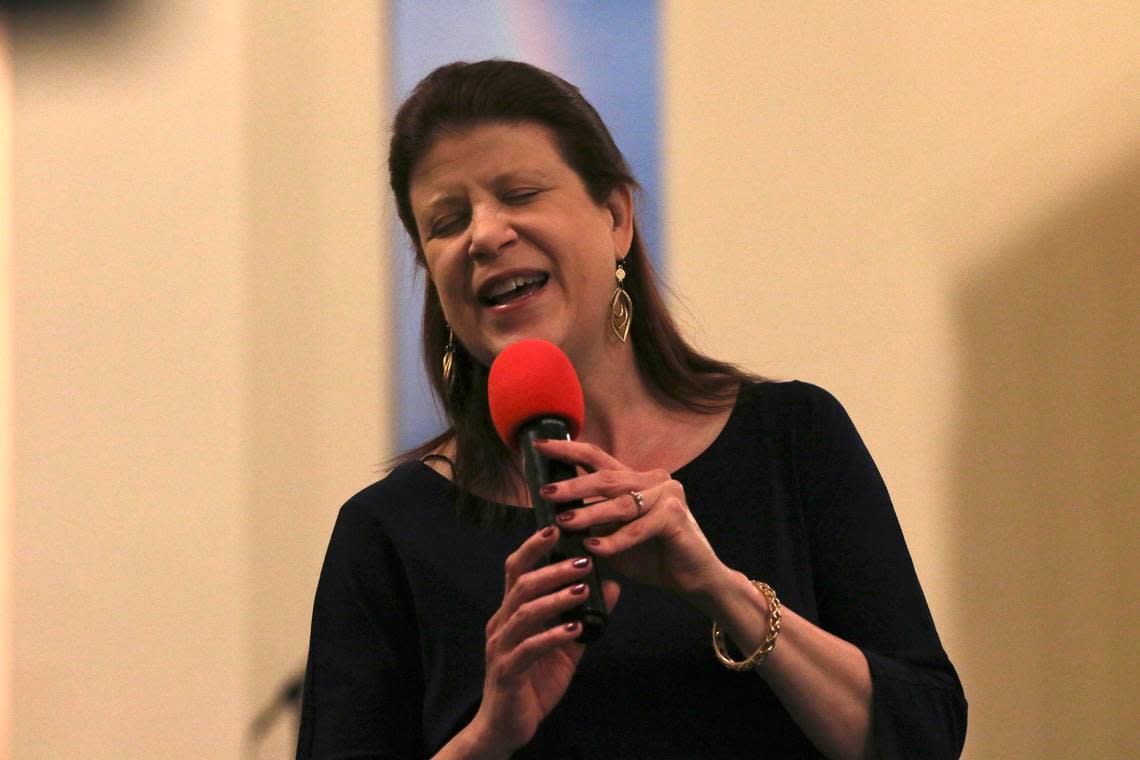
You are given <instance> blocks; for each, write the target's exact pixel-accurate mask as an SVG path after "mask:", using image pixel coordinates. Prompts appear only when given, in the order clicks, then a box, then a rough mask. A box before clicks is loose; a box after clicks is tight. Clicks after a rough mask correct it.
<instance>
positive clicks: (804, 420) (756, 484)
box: [298, 60, 966, 759]
mask: <svg viewBox="0 0 1140 760" xmlns="http://www.w3.org/2000/svg"><path fill="white" fill-rule="evenodd" d="M389 171H390V176H391V185H392V191H393V193H394V194H395V197H396V204H397V208H398V210H399V216H400V219H401V221H402V222H403V224H404V227H405V229H406V230H407V232H408V235H409V236H410V238H411V241H412V244H413V247H414V249H415V254H416V260H417V262H418V263H419V264H420V265H421V266H422V267H424V269H425V271H426V277H425V290H426V299H425V305H424V313H423V349H424V353H425V357H426V360H427V367H428V371H429V375H430V377H431V381H432V385H433V387H434V389H435V392H436V394H437V396H438V398H439V402H440V405H441V407H442V409H443V410H444V412H445V413H446V416H447V421H448V424H449V427H448V429H447V430H446V431H445V432H444V433H443V434H441V435H440V436H438V437H437V438H435V439H433V440H431V441H428V442H426V443H424V444H423V445H422V446H420V447H419V448H417V449H415V450H413V451H411V452H407V453H406V454H404V455H403V456H402V457H400V459H399V460H398V462H399V464H398V466H396V467H395V468H394V469H393V470H392V471H391V472H390V473H389V475H388V476H387V477H386V478H385V479H383V480H382V481H380V482H379V483H376V484H374V485H373V486H371V487H369V488H367V489H365V490H364V491H362V492H361V493H359V494H357V495H356V496H354V497H353V498H352V499H350V500H349V501H348V503H347V504H345V506H344V507H343V508H342V510H341V512H340V515H339V517H338V519H337V522H336V526H335V528H334V529H333V534H332V539H331V541H330V544H329V547H328V553H327V556H326V559H325V563H324V567H323V569H322V572H321V578H320V583H319V585H318V588H317V594H316V601H315V605H314V611H313V624H312V625H313V627H312V638H311V643H310V650H309V662H308V672H307V677H306V682H305V694H304V707H303V714H302V723H301V733H300V744H299V748H298V757H300V758H421V757H436V758H506V757H508V756H513V757H519V758H657V759H661V758H760V757H772V758H801V757H832V758H864V757H867V758H869V757H878V758H896V757H907V758H911V757H956V756H957V755H958V754H959V753H960V751H961V747H962V743H963V741H964V738H965V730H966V702H965V699H964V696H963V692H962V687H961V684H960V682H959V680H958V677H957V675H956V673H955V671H954V668H953V667H952V665H951V664H950V661H949V659H948V658H947V656H946V654H945V652H944V651H943V649H942V646H941V644H940V642H939V639H938V634H937V632H936V631H935V628H934V623H933V621H932V619H931V616H930V612H929V610H928V608H927V604H926V600H925V598H924V597H923V593H922V589H921V588H920V586H919V582H918V579H917V577H916V576H915V571H914V567H913V564H912V562H911V559H910V555H909V553H908V551H907V548H906V545H905V543H904V540H903V536H902V533H901V531H900V529H899V525H898V521H897V519H896V517H895V514H894V510H893V507H892V506H891V502H890V498H889V497H888V495H887V490H886V488H885V486H884V484H883V482H882V479H881V477H880V476H879V473H878V471H877V469H876V467H875V465H874V463H873V462H872V460H871V457H870V455H869V454H868V453H867V450H866V448H865V447H864V445H863V443H862V441H861V440H860V438H859V435H858V434H857V433H856V431H855V429H854V427H853V426H852V424H851V421H850V420H849V418H848V416H847V414H846V413H845V412H844V410H843V408H842V407H841V406H840V405H839V403H838V402H837V401H836V400H835V399H834V398H833V397H832V396H831V395H829V394H828V393H827V392H826V391H823V390H821V389H820V388H817V387H815V386H812V385H808V384H805V383H801V382H786V383H784V382H780V383H777V382H768V381H764V380H761V379H760V378H757V377H754V376H752V375H749V374H747V373H745V372H743V371H741V370H740V369H738V368H736V367H734V366H732V365H730V364H726V363H724V362H720V361H716V360H714V359H711V358H709V357H706V356H703V355H701V354H700V353H698V352H696V351H695V350H694V349H693V348H692V347H691V346H689V344H688V343H687V342H686V341H685V340H684V338H683V337H682V336H681V335H680V334H679V332H678V330H677V328H676V327H675V325H674V323H673V321H672V319H671V318H670V316H669V313H668V311H667V310H666V308H665V306H664V304H663V301H662V298H661V295H660V292H659V290H658V287H657V285H656V283H655V281H654V278H653V273H652V271H651V270H650V266H649V259H648V257H647V255H646V251H645V247H644V244H643V241H642V239H641V237H640V235H639V234H638V228H637V219H636V213H635V207H634V201H633V196H634V190H635V188H636V183H635V180H634V179H633V177H632V176H631V174H630V171H629V168H628V167H627V165H626V163H625V160H624V159H623V157H622V155H621V153H620V152H619V151H618V149H617V147H616V145H615V144H614V141H613V139H612V138H611V137H610V134H609V132H608V130H607V129H606V127H605V125H604V124H603V123H602V121H601V120H600V118H599V117H598V115H597V113H596V112H595V111H594V109H593V108H592V107H591V106H590V105H589V104H588V103H587V102H586V101H585V100H584V99H583V98H582V96H581V94H580V93H579V92H578V90H577V89H576V88H575V87H573V86H572V85H570V84H568V83H566V82H565V81H563V80H562V79H560V78H558V77H557V76H554V75H553V74H550V73H548V72H545V71H542V70H541V69H537V68H535V67H533V66H529V65H526V64H522V63H516V62H511V61H500V60H495V61H483V62H479V63H472V64H464V63H456V64H450V65H448V66H444V67H442V68H440V69H437V70H436V71H434V72H433V73H432V74H430V75H429V76H428V77H427V78H426V79H424V80H423V81H422V82H421V83H420V84H419V85H418V86H417V87H416V89H415V91H414V92H413V93H412V95H411V96H410V97H409V98H408V100H407V101H406V102H405V103H404V104H403V105H402V107H401V108H400V110H399V112H398V114H397V116H396V120H395V129H394V135H393V137H392V143H391V151H390V154H389ZM741 255H749V254H748V253H747V252H742V254H741ZM723 287H724V289H725V291H726V292H731V291H732V288H733V284H732V283H729V282H726V283H723ZM630 314H632V317H631V319H629V320H628V321H627V319H626V318H627V317H628V316H629V315H630ZM525 338H542V339H544V340H547V341H550V342H552V343H554V344H555V345H557V346H558V347H559V348H561V349H562V351H563V352H565V354H566V355H567V356H568V357H569V358H570V360H571V362H572V363H573V365H574V367H575V369H576V370H577V373H578V376H579V378H580V380H581V384H582V390H583V394H584V397H585V406H586V412H585V422H584V425H583V427H582V430H581V434H580V435H579V436H578V438H577V439H576V440H575V441H556V440H551V441H547V442H545V443H540V444H539V447H540V448H541V449H542V452H543V453H544V454H546V455H547V456H549V457H550V458H553V459H559V460H563V461H565V462H569V463H572V464H574V465H577V467H578V473H579V474H578V476H577V477H574V478H572V479H570V480H566V481H562V482H560V483H558V484H556V485H554V486H552V487H548V489H547V491H546V492H544V496H545V498H546V499H548V500H550V501H553V502H558V503H562V502H573V501H575V500H579V499H581V500H584V503H585V506H582V507H580V508H576V509H572V510H570V511H568V512H565V513H562V514H561V515H560V517H559V519H558V521H557V524H556V525H555V526H551V527H548V528H546V529H543V530H538V531H536V530H535V522H534V519H533V517H532V516H531V510H530V509H529V498H528V496H527V490H526V486H525V483H524V481H523V479H522V476H521V474H520V470H519V465H518V462H517V459H516V456H515V455H514V454H512V453H511V452H510V450H509V449H508V448H507V447H506V446H505V445H504V444H503V443H502V442H501V441H500V440H499V438H498V436H497V435H496V432H495V429H494V427H493V426H492V423H491V419H490V416H489V413H488V404H487V376H488V367H489V366H490V364H491V362H492V360H493V359H494V358H495V357H496V356H497V355H498V354H499V352H501V351H502V350H503V349H505V348H506V347H508V346H510V345H511V344H513V343H515V342H516V341H518V340H521V339H525ZM563 530H565V531H581V532H586V533H589V534H590V535H592V536H593V537H592V538H590V539H589V540H588V541H587V542H586V543H587V547H588V553H583V555H582V556H581V557H571V558H569V559H566V560H564V561H559V562H555V563H553V564H547V562H546V558H547V557H548V555H549V553H550V551H551V549H552V547H553V546H554V544H555V542H556V541H557V539H558V536H559V532H560V531H563ZM594 564H597V566H598V568H599V569H600V571H601V574H602V576H603V577H604V578H606V579H607V580H606V581H605V587H604V591H605V599H606V604H607V605H608V607H609V608H610V620H609V626H608V628H607V630H606V632H605V634H604V635H603V636H602V637H601V638H600V639H599V640H598V641H596V642H594V643H592V644H590V645H589V646H584V645H583V644H580V643H578V642H577V641H576V639H577V638H578V636H579V633H580V630H579V624H575V623H568V624H567V623H557V624H551V623H550V622H549V621H551V620H557V619H558V618H559V615H560V613H563V612H565V611H567V610H569V609H571V608H573V607H575V606H577V605H578V604H579V603H580V602H581V600H582V598H583V594H584V592H585V584H584V583H583V580H584V579H585V578H586V577H587V575H588V574H589V573H590V571H591V567H592V565H594ZM714 626H715V630H716V632H717V634H718V635H717V636H715V637H714V635H713V630H714Z"/></svg>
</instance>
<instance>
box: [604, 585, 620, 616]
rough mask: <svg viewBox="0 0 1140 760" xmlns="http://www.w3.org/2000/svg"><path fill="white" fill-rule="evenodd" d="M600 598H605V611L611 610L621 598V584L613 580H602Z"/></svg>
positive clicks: (609, 611)
mask: <svg viewBox="0 0 1140 760" xmlns="http://www.w3.org/2000/svg"><path fill="white" fill-rule="evenodd" d="M602 598H604V599H605V600H606V612H607V613H611V612H613V611H614V607H616V606H617V603H618V599H620V598H621V584H620V583H618V582H617V581H615V580H604V581H602Z"/></svg>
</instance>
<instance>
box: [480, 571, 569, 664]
mask: <svg viewBox="0 0 1140 760" xmlns="http://www.w3.org/2000/svg"><path fill="white" fill-rule="evenodd" d="M588 598H589V588H588V587H587V585H586V583H585V582H584V581H583V582H580V583H575V584H573V585H572V586H570V587H568V588H564V589H561V590H559V591H555V592H553V593H551V594H546V595H545V596H540V597H538V598H537V599H531V600H530V601H528V602H524V603H523V604H521V605H519V607H518V609H516V610H515V611H514V612H513V613H511V615H510V617H509V618H508V619H507V621H506V622H505V623H504V624H503V626H502V627H501V628H500V629H499V630H498V631H497V632H496V633H495V634H494V635H493V636H492V637H491V639H489V640H488V642H487V643H488V645H489V646H490V647H491V648H492V650H493V651H498V652H507V651H510V650H511V649H514V648H515V647H517V646H518V645H519V644H520V643H522V642H523V641H524V640H526V639H527V638H530V637H531V636H534V635H535V634H537V633H539V632H541V631H544V630H546V628H547V624H548V623H549V621H551V620H557V619H558V617H559V616H560V615H561V614H562V613H564V612H568V611H570V610H572V609H574V608H575V607H577V606H579V605H580V604H582V603H583V602H585V601H586V599H588Z"/></svg>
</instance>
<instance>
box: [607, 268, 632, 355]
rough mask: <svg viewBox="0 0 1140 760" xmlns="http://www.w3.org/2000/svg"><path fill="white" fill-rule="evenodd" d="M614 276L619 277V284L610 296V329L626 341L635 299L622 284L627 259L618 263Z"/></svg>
mask: <svg viewBox="0 0 1140 760" xmlns="http://www.w3.org/2000/svg"><path fill="white" fill-rule="evenodd" d="M614 277H616V278H617V286H616V287H614V294H613V295H612V296H610V329H611V330H613V331H614V335H616V336H618V340H620V341H621V342H622V343H625V341H626V338H628V337H629V324H630V322H632V321H633V301H632V300H631V299H630V297H629V293H626V292H625V288H623V287H622V286H621V284H622V282H623V281H624V280H625V259H622V260H621V261H619V262H618V263H617V271H616V272H614Z"/></svg>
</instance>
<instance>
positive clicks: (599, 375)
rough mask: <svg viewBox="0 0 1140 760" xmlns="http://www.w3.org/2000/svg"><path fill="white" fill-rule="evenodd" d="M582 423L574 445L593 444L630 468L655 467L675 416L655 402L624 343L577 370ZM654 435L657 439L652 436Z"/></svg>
mask: <svg viewBox="0 0 1140 760" xmlns="http://www.w3.org/2000/svg"><path fill="white" fill-rule="evenodd" d="M578 375H579V379H580V380H581V382H582V394H583V395H584V397H585V401H586V418H585V421H584V423H583V425H582V432H581V434H580V435H579V436H578V440H580V441H584V442H586V443H592V444H594V445H596V446H598V447H600V448H601V449H602V450H604V451H607V452H609V453H610V454H611V455H612V456H613V457H614V458H616V459H617V460H618V461H620V462H622V463H624V464H626V465H628V466H630V467H633V468H635V469H645V468H649V467H653V466H658V464H657V463H656V462H655V461H652V460H656V459H659V457H660V454H661V442H662V438H661V433H664V432H665V431H667V429H668V428H669V427H670V426H669V425H668V424H667V423H668V422H669V420H670V419H671V418H672V417H674V416H676V413H675V412H673V411H672V410H670V409H669V408H667V407H666V406H665V405H664V404H663V403H662V402H661V401H660V400H659V399H657V398H656V397H655V396H654V394H653V392H652V391H651V390H650V388H649V386H648V385H647V384H646V382H645V380H644V378H642V376H641V374H640V373H639V372H638V370H637V363H636V361H635V359H634V356H633V348H632V346H631V345H630V344H628V343H622V344H618V345H617V346H613V347H611V349H610V350H608V351H606V352H605V353H604V355H602V356H600V357H599V358H598V359H597V360H596V361H594V362H590V363H586V365H585V366H581V367H579V368H578ZM651 431H656V433H657V434H654V432H651Z"/></svg>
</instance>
